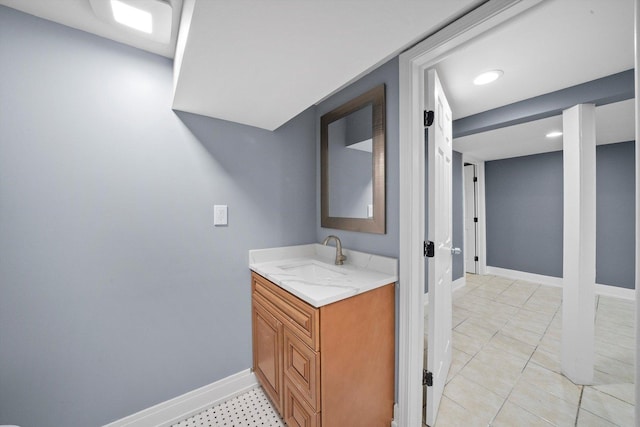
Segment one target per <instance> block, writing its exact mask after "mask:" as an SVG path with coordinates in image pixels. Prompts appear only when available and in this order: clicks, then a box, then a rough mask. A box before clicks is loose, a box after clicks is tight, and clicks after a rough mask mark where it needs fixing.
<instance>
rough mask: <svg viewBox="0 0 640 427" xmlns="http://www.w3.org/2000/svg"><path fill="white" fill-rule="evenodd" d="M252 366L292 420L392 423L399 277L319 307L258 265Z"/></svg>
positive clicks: (304, 425)
mask: <svg viewBox="0 0 640 427" xmlns="http://www.w3.org/2000/svg"><path fill="white" fill-rule="evenodd" d="M251 277H252V279H251V282H252V286H251V288H252V312H253V370H254V372H255V374H256V377H257V378H258V380H259V382H260V383H261V384H262V386H263V388H264V390H265V393H266V394H267V395H268V396H269V398H270V399H271V401H272V402H273V404H274V406H275V407H276V409H277V410H278V412H279V413H280V415H281V416H282V418H283V419H284V420H285V422H286V423H287V425H288V426H289V427H320V426H322V427H341V426H352V427H358V426H363V427H377V426H380V427H382V426H384V427H388V426H389V425H390V423H391V420H392V418H393V403H394V372H395V367H394V366H395V365H394V357H395V314H394V311H395V291H394V284H389V285H386V286H382V287H380V288H377V289H374V290H371V291H368V292H365V293H362V294H359V295H356V296H353V297H351V298H347V299H344V300H341V301H338V302H335V303H333V304H329V305H326V306H323V307H320V308H315V307H313V306H311V305H310V304H308V303H306V302H304V301H303V300H301V299H299V298H297V297H296V296H294V295H292V294H290V293H289V292H287V291H285V290H283V289H282V288H280V287H279V286H277V285H275V284H274V283H272V282H270V281H269V280H267V279H265V278H264V277H262V276H260V275H258V274H256V273H254V272H252V276H251Z"/></svg>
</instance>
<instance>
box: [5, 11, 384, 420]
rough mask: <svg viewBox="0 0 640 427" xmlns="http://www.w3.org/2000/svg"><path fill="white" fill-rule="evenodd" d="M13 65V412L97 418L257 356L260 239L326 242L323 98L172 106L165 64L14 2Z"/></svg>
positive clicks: (9, 47) (8, 199) (8, 28)
mask: <svg viewBox="0 0 640 427" xmlns="http://www.w3.org/2000/svg"><path fill="white" fill-rule="evenodd" d="M0 70H1V75H2V78H1V79H0V94H1V96H0V423H15V424H18V425H20V426H22V427H48V426H51V427H53V426H56V427H57V426H69V427H75V426H78V427H84V426H96V425H102V424H104V423H107V422H109V421H113V420H115V419H118V418H120V417H123V416H126V415H129V414H131V413H133V412H136V411H138V410H141V409H144V408H147V407H149V406H151V405H153V404H156V403H158V402H161V401H164V400H166V399H169V398H172V397H175V396H177V395H180V394H182V393H184V392H187V391H190V390H193V389H195V388H197V387H200V386H202V385H205V384H208V383H211V382H214V381H216V380H219V379H221V378H223V377H226V376H228V375H230V374H234V373H237V372H239V371H241V370H244V369H247V368H249V367H250V366H251V328H250V319H251V317H250V291H249V289H250V283H249V270H248V267H247V263H248V254H247V251H248V250H249V249H250V248H261V247H270V246H280V245H291V244H299V243H308V242H311V241H315V240H317V238H316V211H317V210H316V199H315V190H316V170H315V161H316V139H315V120H316V117H317V116H316V115H315V112H314V111H313V109H311V110H308V111H306V112H304V113H302V114H301V115H300V116H299V117H297V118H295V119H294V120H292V121H291V122H290V123H288V124H287V125H285V126H283V127H282V128H280V129H278V130H277V131H275V132H267V131H263V130H259V129H256V128H251V127H247V126H241V125H237V124H232V123H228V122H223V121H219V120H213V119H209V118H204V117H199V116H195V115H190V114H182V113H180V114H179V116H177V115H176V114H175V113H174V112H172V111H171V109H170V105H171V96H172V64H171V61H169V60H168V59H166V58H162V57H159V56H155V55H152V54H148V53H144V52H142V51H139V50H136V49H133V48H129V47H126V46H124V45H121V44H118V43H114V42H111V41H108V40H105V39H101V38H98V37H95V36H92V35H89V34H87V33H84V32H81V31H77V30H73V29H70V28H67V27H63V26H60V25H57V24H54V23H51V22H47V21H44V20H40V19H38V18H34V17H32V16H29V15H25V14H22V13H20V12H17V11H14V10H13V9H9V8H6V7H3V6H0ZM392 161H393V160H392ZM214 204H228V206H229V226H227V227H214V226H213V205H214Z"/></svg>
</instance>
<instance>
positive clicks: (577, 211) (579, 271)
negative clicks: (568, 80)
mask: <svg viewBox="0 0 640 427" xmlns="http://www.w3.org/2000/svg"><path fill="white" fill-rule="evenodd" d="M562 123H563V133H564V134H563V149H564V153H563V158H564V233H563V237H564V245H563V288H562V372H563V374H564V375H565V376H567V377H568V378H569V379H570V380H571V381H573V382H574V383H576V384H591V383H592V382H593V362H594V349H593V342H594V320H595V280H596V125H595V106H594V105H593V104H580V105H576V106H574V107H572V108H569V109H568V110H565V111H564V112H563V113H562Z"/></svg>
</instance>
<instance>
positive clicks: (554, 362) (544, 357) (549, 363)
mask: <svg viewBox="0 0 640 427" xmlns="http://www.w3.org/2000/svg"><path fill="white" fill-rule="evenodd" d="M531 362H533V363H535V364H536V365H538V366H542V367H543V368H547V369H548V370H550V371H553V372H556V373H558V374H561V373H562V365H561V361H560V355H559V354H558V353H553V352H547V351H545V350H543V349H542V348H540V347H538V348H536V351H534V352H533V356H531Z"/></svg>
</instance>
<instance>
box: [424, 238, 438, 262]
mask: <svg viewBox="0 0 640 427" xmlns="http://www.w3.org/2000/svg"><path fill="white" fill-rule="evenodd" d="M423 252H424V256H426V257H428V258H433V255H434V253H435V247H434V245H433V242H432V241H431V240H427V241H426V242H424V247H423Z"/></svg>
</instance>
